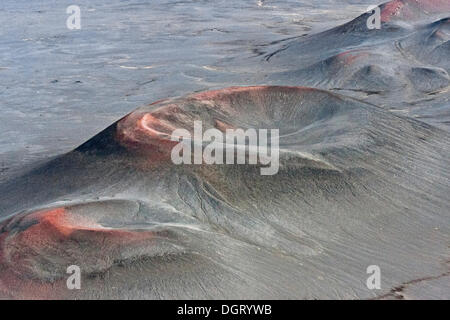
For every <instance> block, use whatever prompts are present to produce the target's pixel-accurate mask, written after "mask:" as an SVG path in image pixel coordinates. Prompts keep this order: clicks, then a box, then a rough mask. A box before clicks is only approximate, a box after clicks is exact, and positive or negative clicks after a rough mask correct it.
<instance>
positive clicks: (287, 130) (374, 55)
mask: <svg viewBox="0 0 450 320" xmlns="http://www.w3.org/2000/svg"><path fill="white" fill-rule="evenodd" d="M417 3H419V4H417ZM449 11H450V6H449V3H448V2H447V1H440V0H435V1H431V0H429V1H426V0H422V1H407V0H404V1H392V2H391V3H389V4H386V5H383V6H382V19H383V24H382V29H381V30H375V31H373V30H367V29H365V20H366V19H367V17H368V15H367V14H366V15H363V16H361V17H359V18H357V19H355V20H353V21H351V22H349V23H347V24H345V25H343V26H340V27H337V28H334V29H331V30H329V31H325V32H323V33H318V34H314V35H311V36H308V37H304V38H299V39H293V40H292V41H291V42H289V43H287V44H282V45H281V47H279V48H278V49H276V50H274V51H273V52H271V53H268V54H267V55H265V56H258V57H253V58H247V59H236V60H235V62H236V67H238V66H239V64H245V63H249V65H250V64H253V65H255V66H257V67H255V68H259V69H258V72H255V77H257V78H265V79H266V80H264V81H265V82H266V83H273V84H277V85H276V86H252V87H231V88H226V89H221V90H215V91H206V92H200V93H193V94H189V95H186V96H183V97H181V98H167V99H165V100H162V101H158V102H155V103H152V104H150V105H146V106H143V107H140V108H138V109H136V110H135V111H133V112H132V113H130V114H128V115H126V116H125V117H123V118H122V119H120V120H119V121H117V122H115V123H114V124H112V125H111V126H109V127H108V128H106V129H105V130H104V131H102V132H100V133H99V134H97V135H96V136H94V137H93V138H92V139H90V140H89V141H87V142H86V143H84V144H82V145H81V146H79V147H78V148H76V149H75V150H73V151H71V152H69V153H66V154H63V155H60V156H58V157H56V158H54V159H52V160H50V161H48V162H46V163H44V164H41V165H39V166H37V167H35V168H34V169H32V170H31V171H28V172H26V173H23V174H22V175H19V176H17V177H15V178H12V179H10V180H8V181H6V182H4V183H2V184H1V185H0V217H1V222H0V297H1V298H15V299H17V298H43V299H53V298H67V299H74V298H87V299H94V298H131V299H140V298H144V299H167V298H185V299H203V298H213V299H217V298H223V299H230V298H232V299H264V298H267V299H288V298H299V299H302V298H306V299H316V298H319V299H324V298H339V299H342V298H349V299H353V298H363V299H368V298H377V299H378V298H381V299H384V298H387V299H389V298H393V299H403V298H405V299H414V298H432V299H442V298H449V297H450V255H449V253H450V252H449V243H450V242H449V240H450V239H449V235H450V225H449V208H450V199H449V197H448V195H449V193H450V183H449V179H450V169H449V168H450V158H449V157H448V155H449V152H450V143H449V141H450V139H449V138H450V133H449V132H448V126H447V124H446V121H448V118H446V115H447V114H448V108H445V105H446V104H447V105H448V92H447V90H448V72H449V70H448V69H449V67H450V65H449V64H448V56H449V50H450V47H449V46H448V40H449V29H448V28H449V23H448V18H446V17H442V15H443V14H445V13H446V12H447V13H448V12H449ZM369 32H373V36H368V33H369ZM274 45H275V46H276V45H277V44H274ZM278 45H280V44H278ZM255 79H256V78H255ZM255 81H256V82H257V80H255ZM281 85H283V86H281ZM287 85H290V86H287ZM300 85H301V86H302V87H300ZM304 85H306V86H309V87H303V86H304ZM333 91H334V92H333ZM337 91H339V93H337ZM427 97H432V101H431V102H430V104H429V105H428V109H427V110H426V111H425V107H426V106H427V105H426V103H424V102H423V101H426V99H427ZM363 100H365V101H363ZM446 101H447V102H446ZM412 102H414V103H413V104H412ZM425 112H427V115H428V117H429V118H430V120H428V121H427V122H423V121H418V120H417V119H414V117H413V116H411V115H410V114H409V113H413V114H414V115H417V114H420V113H425ZM442 112H444V114H441V113H442ZM446 112H447V113H446ZM427 119H428V118H427ZM446 119H447V120H446ZM196 120H202V121H203V124H204V129H207V128H216V129H219V130H222V131H223V130H224V129H225V128H242V129H247V128H256V129H271V128H276V129H279V130H280V146H279V152H280V170H279V172H278V174H276V175H273V176H263V175H260V167H261V166H260V165H174V164H173V163H172V162H171V160H170V150H171V148H172V147H173V142H172V141H169V140H168V138H167V136H168V135H170V133H171V131H172V130H173V128H186V129H187V130H189V131H192V128H193V122H194V121H196ZM73 264H75V265H78V266H80V268H81V271H82V280H81V286H82V289H81V290H68V289H67V288H66V279H67V277H68V275H67V274H66V268H67V267H68V266H69V265H73ZM369 265H378V266H379V267H380V269H381V274H382V278H381V289H380V290H369V289H368V288H367V287H366V279H367V277H368V275H367V274H366V268H367V267H368V266H369Z"/></svg>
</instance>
